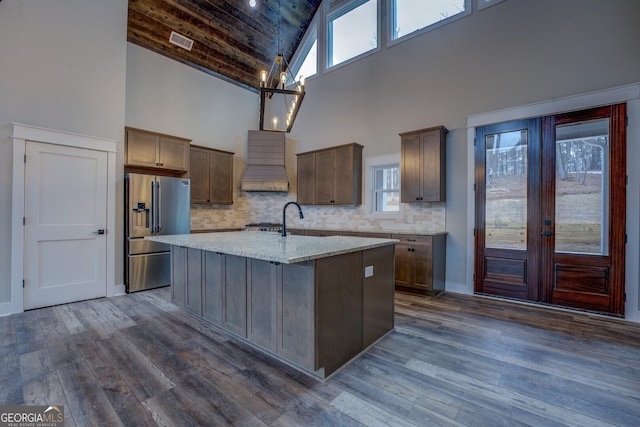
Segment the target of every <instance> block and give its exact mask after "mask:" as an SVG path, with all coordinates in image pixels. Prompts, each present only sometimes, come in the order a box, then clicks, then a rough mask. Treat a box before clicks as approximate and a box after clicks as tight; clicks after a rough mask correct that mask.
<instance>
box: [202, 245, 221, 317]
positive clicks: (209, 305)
mask: <svg viewBox="0 0 640 427" xmlns="http://www.w3.org/2000/svg"><path fill="white" fill-rule="evenodd" d="M203 256H204V277H203V278H202V317H203V318H204V319H205V320H208V321H209V322H211V323H213V324H214V325H216V326H222V308H223V307H222V290H223V284H224V278H225V257H226V255H225V254H221V253H218V252H209V251H204V255H203Z"/></svg>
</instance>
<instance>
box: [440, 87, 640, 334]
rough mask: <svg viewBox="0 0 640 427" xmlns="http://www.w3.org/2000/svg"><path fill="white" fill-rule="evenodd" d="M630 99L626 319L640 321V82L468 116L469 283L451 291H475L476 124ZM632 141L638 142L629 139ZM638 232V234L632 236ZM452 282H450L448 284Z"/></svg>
mask: <svg viewBox="0 0 640 427" xmlns="http://www.w3.org/2000/svg"><path fill="white" fill-rule="evenodd" d="M623 102H626V103H627V116H628V117H629V126H628V127H627V174H628V180H629V183H628V185H627V236H632V237H631V238H629V240H628V242H627V247H626V261H625V292H626V303H625V319H626V320H630V321H633V322H639V323H640V301H639V299H640V295H639V292H640V290H639V289H638V283H640V267H639V264H640V239H639V238H638V237H637V236H640V221H638V219H637V215H636V214H634V213H637V212H640V170H639V169H638V168H631V167H629V165H633V164H636V163H637V159H640V147H638V146H639V145H640V144H637V141H640V82H639V83H633V84H629V85H624V86H618V87H614V88H610V89H604V90H599V91H594V92H588V93H584V94H578V95H573V96H568V97H564V98H557V99H553V100H549V101H543V102H536V103H532V104H527V105H522V106H518V107H511V108H505V109H502V110H496V111H491V112H487V113H480V114H474V115H471V116H468V117H467V188H468V189H469V190H468V194H469V197H468V198H467V242H466V245H467V260H466V269H467V270H466V273H467V274H466V285H465V286H456V287H455V288H451V287H449V286H447V290H448V291H452V292H458V293H463V294H468V295H472V294H473V283H474V281H473V273H474V260H475V253H474V250H475V245H474V235H473V229H474V225H475V194H474V191H473V184H474V177H475V173H474V170H475V155H474V138H475V133H476V127H479V126H485V125H489V124H494V123H501V122H508V121H512V120H521V119H527V118H532V117H542V116H548V115H554V114H560V113H566V112H570V111H577V110H583V109H589V108H593V107H598V106H603V105H610V104H618V103H623ZM629 141H632V142H636V143H629ZM633 236H636V237H633ZM448 285H449V284H448Z"/></svg>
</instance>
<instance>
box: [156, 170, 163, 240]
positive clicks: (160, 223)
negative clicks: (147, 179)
mask: <svg viewBox="0 0 640 427" xmlns="http://www.w3.org/2000/svg"><path fill="white" fill-rule="evenodd" d="M156 185H157V188H158V194H157V196H158V197H157V199H156V204H157V206H156V207H157V208H158V222H157V224H156V228H157V229H158V233H159V232H160V230H161V229H162V209H160V206H161V204H160V197H161V193H162V189H161V188H160V182H157V183H156Z"/></svg>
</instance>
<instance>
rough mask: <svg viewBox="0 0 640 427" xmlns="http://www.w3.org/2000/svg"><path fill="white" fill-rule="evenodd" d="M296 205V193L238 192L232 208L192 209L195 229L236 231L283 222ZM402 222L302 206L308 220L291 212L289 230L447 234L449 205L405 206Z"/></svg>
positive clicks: (360, 209)
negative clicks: (293, 203) (284, 210)
mask: <svg viewBox="0 0 640 427" xmlns="http://www.w3.org/2000/svg"><path fill="white" fill-rule="evenodd" d="M291 200H293V201H295V200H296V195H295V193H294V192H291V191H290V192H289V193H262V192H255V193H247V192H242V191H236V192H235V194H234V203H233V205H230V206H220V205H192V206H191V229H192V230H206V229H215V228H236V227H243V226H244V225H245V224H249V223H255V222H275V223H281V222H282V207H283V206H284V204H285V203H286V202H288V201H291ZM401 209H402V213H401V216H400V217H399V218H394V219H379V218H374V217H372V216H370V215H368V214H367V212H366V207H365V206H364V205H361V206H356V207H353V206H302V211H303V213H304V219H299V218H298V213H297V209H295V207H289V208H288V209H287V227H288V228H305V229H321V230H351V231H402V232H416V233H417V232H424V233H427V232H428V233H434V232H442V231H445V230H446V224H445V213H446V209H445V204H444V203H433V204H427V203H425V204H406V203H403V204H402V207H401Z"/></svg>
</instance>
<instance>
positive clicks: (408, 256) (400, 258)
mask: <svg viewBox="0 0 640 427" xmlns="http://www.w3.org/2000/svg"><path fill="white" fill-rule="evenodd" d="M411 249H412V247H411V246H409V245H403V244H399V243H396V247H395V263H396V267H395V275H396V285H398V286H411V283H412V278H413V255H412V253H411Z"/></svg>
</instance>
